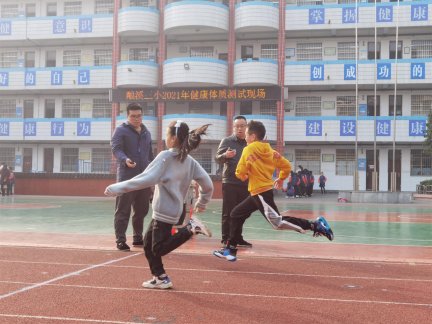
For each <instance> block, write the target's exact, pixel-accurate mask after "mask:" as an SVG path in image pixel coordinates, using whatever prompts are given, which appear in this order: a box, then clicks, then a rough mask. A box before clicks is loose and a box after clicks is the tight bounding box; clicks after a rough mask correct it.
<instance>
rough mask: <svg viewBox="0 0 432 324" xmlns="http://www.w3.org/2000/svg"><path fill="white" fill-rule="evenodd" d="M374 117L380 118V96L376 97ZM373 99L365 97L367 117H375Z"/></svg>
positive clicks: (372, 97)
mask: <svg viewBox="0 0 432 324" xmlns="http://www.w3.org/2000/svg"><path fill="white" fill-rule="evenodd" d="M376 100H377V102H376V116H381V114H380V102H381V100H380V96H376ZM374 103H375V98H374V96H367V115H368V116H375V104H374Z"/></svg>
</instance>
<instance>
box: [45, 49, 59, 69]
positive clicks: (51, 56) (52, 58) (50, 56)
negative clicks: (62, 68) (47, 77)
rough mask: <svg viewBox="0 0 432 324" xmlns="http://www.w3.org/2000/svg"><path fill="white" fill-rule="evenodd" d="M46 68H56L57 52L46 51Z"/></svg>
mask: <svg viewBox="0 0 432 324" xmlns="http://www.w3.org/2000/svg"><path fill="white" fill-rule="evenodd" d="M45 66H46V67H55V66H57V53H56V51H55V50H54V51H46V54H45Z"/></svg>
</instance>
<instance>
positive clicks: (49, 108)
mask: <svg viewBox="0 0 432 324" xmlns="http://www.w3.org/2000/svg"><path fill="white" fill-rule="evenodd" d="M44 117H45V118H54V117H55V99H45V115H44Z"/></svg>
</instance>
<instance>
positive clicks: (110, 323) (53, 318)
mask: <svg viewBox="0 0 432 324" xmlns="http://www.w3.org/2000/svg"><path fill="white" fill-rule="evenodd" d="M0 317H9V318H29V319H44V320H49V321H67V322H86V323H108V324H136V323H137V322H122V321H110V320H97V319H88V318H74V317H56V316H35V315H15V314H0ZM139 323H143V324H145V323H144V322H139Z"/></svg>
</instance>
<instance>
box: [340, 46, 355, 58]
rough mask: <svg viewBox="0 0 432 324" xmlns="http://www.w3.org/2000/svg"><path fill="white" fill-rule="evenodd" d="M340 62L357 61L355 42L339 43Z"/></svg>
mask: <svg viewBox="0 0 432 324" xmlns="http://www.w3.org/2000/svg"><path fill="white" fill-rule="evenodd" d="M337 55H338V57H337V58H338V60H355V58H356V57H355V42H338V43H337Z"/></svg>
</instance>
